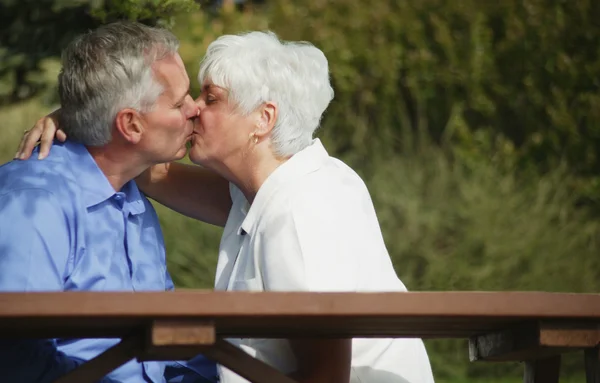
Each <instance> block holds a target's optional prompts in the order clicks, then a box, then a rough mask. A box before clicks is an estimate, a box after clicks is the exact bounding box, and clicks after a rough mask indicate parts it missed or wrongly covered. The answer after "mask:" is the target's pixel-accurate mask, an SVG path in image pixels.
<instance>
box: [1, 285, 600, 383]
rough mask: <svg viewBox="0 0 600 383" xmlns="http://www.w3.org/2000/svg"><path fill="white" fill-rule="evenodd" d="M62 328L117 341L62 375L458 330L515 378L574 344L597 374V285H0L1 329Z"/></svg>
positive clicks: (244, 358)
mask: <svg viewBox="0 0 600 383" xmlns="http://www.w3.org/2000/svg"><path fill="white" fill-rule="evenodd" d="M62 337H77V338H96V337H110V338H117V337H118V338H122V341H121V343H119V344H118V345H116V346H114V347H113V348H111V349H109V350H107V351H106V352H105V353H103V354H102V355H100V356H98V357H97V358H96V359H93V360H91V361H89V362H87V363H86V364H84V365H83V366H81V367H80V368H78V369H77V370H75V371H73V372H71V373H70V374H69V375H67V376H65V377H63V378H61V379H59V380H58V382H60V383H71V382H77V383H82V382H93V381H94V380H96V379H98V378H99V377H101V376H104V375H105V374H107V373H108V372H110V371H112V370H113V369H115V368H116V367H118V366H120V365H122V364H124V363H125V362H127V361H128V360H130V359H132V358H137V359H138V360H179V359H186V358H189V357H192V356H194V355H197V354H198V353H203V354H204V355H206V356H207V357H210V358H212V359H213V360H215V361H217V362H219V363H221V364H222V365H225V366H227V367H228V368H230V369H231V370H233V371H236V372H237V373H239V374H240V375H242V376H244V377H245V378H247V379H248V380H251V381H253V382H259V383H262V382H269V383H277V382H281V383H291V382H292V380H291V379H289V378H287V377H285V376H283V375H282V374H280V373H279V372H277V371H275V370H274V369H273V368H271V367H269V366H267V365H266V364H264V363H262V362H260V361H258V360H256V359H254V358H252V357H250V356H249V355H247V354H246V353H244V352H243V351H241V350H240V349H238V348H236V347H234V346H232V345H231V344H229V343H228V342H226V341H224V340H223V339H224V338H228V337H232V338H235V337H243V338H294V337H338V338H339V337H407V338H411V337H419V338H425V339H427V338H468V339H469V355H470V358H471V360H472V361H475V360H491V361H509V360H518V361H525V362H526V368H525V378H524V380H525V382H557V381H558V373H559V367H560V355H561V353H563V352H565V351H568V350H573V349H582V350H585V360H586V376H587V381H588V383H592V382H594V383H600V362H599V352H598V346H599V345H600V294H558V293H542V292H409V293H274V292H269V293H250V292H214V291H195V290H179V291H176V292H156V293H153V292H143V293H98V292H61V293H0V338H62Z"/></svg>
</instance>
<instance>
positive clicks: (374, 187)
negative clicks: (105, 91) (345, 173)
mask: <svg viewBox="0 0 600 383" xmlns="http://www.w3.org/2000/svg"><path fill="white" fill-rule="evenodd" d="M0 1H1V4H2V7H3V8H2V9H1V10H4V9H9V8H11V7H12V8H11V9H12V10H11V11H10V12H12V13H10V15H11V16H10V17H9V16H5V14H4V13H2V12H0V20H2V21H6V23H4V24H3V26H2V27H0V31H1V32H0V33H3V34H2V35H0V36H2V39H1V40H0V41H2V43H1V45H0V59H1V60H0V62H1V63H0V76H1V75H6V73H8V72H7V71H6V69H5V68H9V67H10V66H11V65H12V66H13V68H16V67H18V66H19V65H22V63H30V64H27V65H30V66H29V67H27V65H25V66H26V67H27V68H29V69H28V70H27V76H29V77H28V78H30V77H31V74H32V73H36V76H37V77H35V76H34V77H35V78H36V79H37V81H38V82H39V83H40V84H46V83H50V84H51V83H52V81H53V79H54V78H55V75H56V71H57V68H56V65H55V63H53V62H52V61H51V60H47V59H46V58H49V57H54V56H56V54H57V53H58V51H59V49H60V46H62V45H61V44H64V42H60V43H59V42H58V41H59V40H60V39H61V38H62V39H64V41H67V40H68V36H69V35H68V33H70V31H73V33H75V32H76V31H79V30H82V29H85V28H89V27H92V26H94V25H97V23H99V22H100V21H98V20H105V21H108V20H113V19H115V18H120V17H126V18H131V19H135V18H141V19H144V20H146V21H147V22H151V23H156V22H158V23H162V24H168V25H170V26H172V27H173V30H174V32H175V34H176V35H178V36H179V37H180V38H181V40H182V41H181V49H180V52H181V54H182V57H183V59H184V62H185V63H186V66H187V68H188V72H189V75H190V78H191V79H192V86H193V94H194V95H195V94H197V91H198V84H197V82H196V81H195V80H194V79H195V76H196V74H197V71H198V62H199V60H200V58H201V57H202V55H203V53H204V51H205V49H206V46H207V45H208V44H209V43H210V42H211V41H213V40H214V39H215V38H216V37H218V36H219V35H221V34H223V33H236V32H241V31H245V30H251V29H259V30H264V29H273V30H275V31H276V32H277V33H278V34H279V35H280V36H281V37H283V38H284V39H292V40H308V41H311V42H312V43H314V44H315V45H317V46H318V47H320V48H321V49H323V50H324V52H325V54H326V55H327V57H328V59H329V62H330V70H331V75H332V80H333V83H334V87H335V91H336V98H335V100H334V101H333V103H332V105H331V107H330V108H329V110H328V111H327V113H326V116H325V118H324V120H323V126H322V128H321V129H320V131H319V135H320V137H321V138H322V139H323V140H324V142H325V143H326V146H327V147H328V149H329V150H330V153H331V154H332V155H336V156H338V157H341V158H342V159H343V160H345V161H346V162H347V163H349V164H350V165H352V166H353V167H354V168H355V169H356V170H357V171H358V172H359V173H360V174H361V175H362V176H363V178H364V179H365V181H366V183H367V185H368V187H369V189H370V191H371V193H372V196H373V200H374V203H375V206H376V209H377V212H378V216H379V219H380V223H381V227H382V229H383V232H384V237H385V240H386V243H387V246H388V249H389V251H390V254H391V256H392V258H393V261H394V265H395V267H396V270H397V272H398V274H399V275H400V277H401V278H402V280H403V281H404V282H405V283H406V284H407V285H408V287H409V289H411V290H546V291H573V292H600V258H599V257H598V253H599V251H600V248H599V247H600V244H599V242H598V238H600V223H599V222H598V213H599V212H600V210H598V209H597V206H598V204H597V202H596V201H597V199H598V197H599V196H600V178H599V177H598V176H597V174H599V173H598V171H599V170H600V159H599V157H598V153H599V152H600V151H599V149H600V147H599V145H600V124H599V122H600V112H599V111H600V98H599V97H600V92H598V90H599V89H598V88H599V85H600V58H599V57H598V52H599V51H600V45H598V44H597V41H599V39H600V24H598V23H596V22H595V20H596V19H598V18H599V17H600V3H598V2H594V1H591V0H582V1H562V0H560V1H555V2H547V1H541V0H525V1H523V0H520V1H519V0H506V1H501V2H495V3H492V2H485V1H483V2H482V1H475V0H465V1H459V2H448V1H442V0H426V1H408V0H379V1H371V2H367V1H364V0H336V1H335V2H326V1H322V0H304V1H291V0H271V1H270V2H267V4H266V6H264V7H246V8H245V10H244V11H239V10H236V9H235V8H225V9H221V10H218V11H217V12H211V13H207V12H202V11H194V12H186V13H184V14H180V15H178V16H177V17H175V18H171V17H170V16H169V15H171V14H172V12H173V11H174V10H175V8H174V7H175V6H177V7H183V8H186V7H193V4H191V0H189V1H183V0H182V1H152V2H148V1H147V2H145V3H143V2H140V1H133V0H127V1H120V2H119V1H116V0H114V1H93V0H89V1H58V0H55V1H50V2H47V3H48V4H50V3H52V4H55V3H61V4H63V6H64V7H63V8H60V7H58V8H56V9H55V10H54V11H51V8H50V7H49V6H47V7H42V6H41V5H39V6H38V5H36V4H44V2H35V3H33V2H32V3H31V4H29V3H28V2H17V1H7V0H0ZM23 4H26V5H27V6H28V7H29V8H30V9H32V10H35V9H38V8H40V9H41V8H43V10H42V11H39V12H38V11H36V12H38V13H37V14H39V15H41V16H39V17H38V19H35V18H34V16H32V15H27V16H24V15H23V14H20V13H18V12H17V10H21V11H22V9H23V8H24V7H25V5H23ZM140 4H144V6H140ZM36 7H37V8H36ZM183 8H181V9H183ZM40 12H41V13H40ZM52 12H57V15H60V17H61V18H60V21H59V18H58V16H56V17H55V18H52ZM32 14H36V13H35V12H33V13H32ZM7 15H9V14H7ZM68 15H71V16H70V17H67V16H68ZM35 17H37V16H35ZM13 19H15V20H13ZM18 20H20V21H18ZM32 20H33V21H32ZM28 23H29V24H31V23H33V24H34V25H36V26H40V28H41V26H44V25H45V26H47V29H39V28H33V29H30V30H29V32H28V31H25V29H27V28H25V27H24V26H27V25H28ZM89 23H91V24H89ZM19 28H20V29H19ZM52 28H56V29H57V32H52V33H56V34H55V35H54V36H58V37H60V38H58V39H51V40H52V44H55V45H56V46H52V49H41V48H42V47H44V45H43V44H42V42H43V41H45V40H43V38H42V37H40V36H39V34H40V33H42V34H44V33H50V32H48V31H49V30H50V29H52ZM38 29H39V30H41V31H42V32H37V33H38V35H35V34H34V31H35V30H38ZM44 31H45V32H44ZM21 32H22V33H24V35H22V36H20V35H19V33H21ZM6 33H8V34H10V35H11V36H12V35H14V36H12V37H11V39H13V40H14V41H13V40H10V39H9V40H6V39H5V38H4V36H8V34H6ZM32 36H33V37H32ZM36 36H37V37H36ZM36 38H37V39H39V42H40V43H39V44H37V43H36V44H35V45H32V46H30V47H29V48H30V49H29V50H27V49H22V48H15V47H23V46H25V45H26V44H24V43H23V41H31V40H32V39H33V41H35V39H36ZM28 39H29V40H28ZM54 40H56V41H54ZM5 41H9V43H5ZM60 41H62V40H60ZM11 44H12V45H11ZM19 49H20V50H19ZM31 63H36V64H35V65H33V64H31ZM36 65H37V66H36ZM3 71H4V72H3ZM28 81H31V80H28ZM6 89H8V92H9V93H10V91H12V89H13V88H11V87H8V88H4V90H3V88H0V92H6V91H7V90H6ZM40 100H41V99H40V98H36V99H34V100H31V101H28V102H25V103H19V104H16V105H13V107H12V108H3V109H0V119H1V120H2V121H4V122H5V128H4V130H3V133H4V136H3V137H5V139H4V140H0V162H4V161H7V160H9V159H10V158H11V157H12V154H13V153H14V151H15V149H16V145H17V142H18V140H19V139H20V135H21V132H22V130H23V129H27V128H29V127H30V126H31V125H32V124H33V122H34V121H35V120H36V119H37V118H39V116H41V115H42V114H44V113H46V112H47V110H48V107H47V106H46V105H45V104H44V103H41V102H40ZM582 202H583V203H582ZM590 205H591V206H590ZM157 209H158V211H159V215H160V219H161V223H162V227H163V231H164V234H165V239H166V243H167V250H168V263H169V269H170V271H171V273H172V275H173V278H174V280H175V282H176V284H177V286H178V287H206V288H209V287H210V286H212V283H213V278H214V270H215V263H216V258H217V249H218V243H219V239H220V234H221V229H219V228H215V227H213V226H210V225H206V224H202V223H199V222H195V221H193V220H190V219H187V218H183V217H181V216H179V215H177V214H176V213H174V212H171V211H168V210H167V209H165V208H164V207H161V206H157ZM427 346H428V350H429V353H430V357H431V360H432V364H433V368H434V372H435V374H436V377H437V381H440V382H456V383H458V382H465V381H482V380H486V381H487V380H488V379H491V378H492V377H494V378H495V379H503V380H502V381H506V382H517V381H520V380H521V378H520V374H521V371H522V365H520V364H518V363H515V364H504V363H503V364H470V363H469V362H468V361H467V351H466V350H467V349H466V344H465V342H464V341H460V342H459V341H453V340H432V341H427ZM563 366H564V368H563V370H562V371H563V374H564V375H565V376H564V377H565V378H568V379H567V380H568V381H579V380H581V377H579V376H577V375H574V374H573V371H575V367H576V368H578V369H581V358H580V356H579V355H572V356H569V357H567V358H566V359H565V363H564V365H563Z"/></svg>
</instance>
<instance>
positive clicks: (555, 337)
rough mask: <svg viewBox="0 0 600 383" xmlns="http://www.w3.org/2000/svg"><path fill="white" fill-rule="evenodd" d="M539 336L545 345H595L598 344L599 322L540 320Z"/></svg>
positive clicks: (599, 339) (574, 346) (573, 346)
mask: <svg viewBox="0 0 600 383" xmlns="http://www.w3.org/2000/svg"><path fill="white" fill-rule="evenodd" d="M539 338H540V344H541V345H543V346H547V347H569V348H590V347H595V346H596V345H598V344H600V323H594V322H579V323H575V322H572V323H564V322H542V323H541V326H540V334H539Z"/></svg>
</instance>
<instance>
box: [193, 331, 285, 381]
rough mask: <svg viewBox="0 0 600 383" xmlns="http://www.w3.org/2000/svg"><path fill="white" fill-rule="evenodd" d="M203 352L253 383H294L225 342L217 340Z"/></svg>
mask: <svg viewBox="0 0 600 383" xmlns="http://www.w3.org/2000/svg"><path fill="white" fill-rule="evenodd" d="M203 352H204V355H205V356H206V357H208V358H210V359H212V360H214V361H215V362H217V363H219V364H221V365H223V366H226V367H227V368H229V369H230V370H231V371H234V372H235V373H237V374H238V375H240V376H241V377H243V378H245V379H247V380H249V381H251V382H253V383H296V381H295V380H293V379H292V378H289V377H287V376H286V375H284V374H282V373H281V372H279V371H278V370H276V369H275V368H273V367H271V366H269V365H268V364H266V363H264V362H262V361H260V360H258V359H255V358H254V357H252V356H250V355H249V354H247V353H246V352H245V351H244V350H242V349H241V348H239V347H236V346H234V345H232V344H231V343H229V342H227V341H225V340H222V339H219V340H217V341H216V343H215V344H214V345H213V346H211V347H207V348H206V350H204V351H203Z"/></svg>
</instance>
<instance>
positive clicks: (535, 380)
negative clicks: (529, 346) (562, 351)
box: [523, 355, 560, 383]
mask: <svg viewBox="0 0 600 383" xmlns="http://www.w3.org/2000/svg"><path fill="white" fill-rule="evenodd" d="M559 377H560V355H556V356H552V357H549V358H544V359H536V360H530V361H527V362H526V363H525V374H524V375H523V383H558V380H559Z"/></svg>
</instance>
